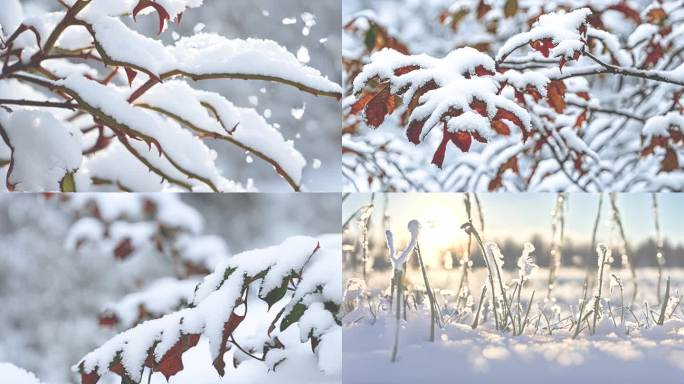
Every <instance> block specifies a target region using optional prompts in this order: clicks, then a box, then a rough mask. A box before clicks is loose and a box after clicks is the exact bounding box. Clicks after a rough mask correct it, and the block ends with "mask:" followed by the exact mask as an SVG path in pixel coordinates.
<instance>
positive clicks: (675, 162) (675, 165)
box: [660, 147, 679, 172]
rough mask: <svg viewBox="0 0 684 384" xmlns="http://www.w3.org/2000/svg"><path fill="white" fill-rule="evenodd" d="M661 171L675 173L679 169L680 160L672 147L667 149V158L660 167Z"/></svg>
mask: <svg viewBox="0 0 684 384" xmlns="http://www.w3.org/2000/svg"><path fill="white" fill-rule="evenodd" d="M660 169H661V170H662V171H663V172H673V171H676V170H678V169H679V159H678V158H677V152H675V150H674V149H672V147H667V149H665V158H663V162H662V163H661V165H660Z"/></svg>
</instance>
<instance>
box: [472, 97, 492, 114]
mask: <svg viewBox="0 0 684 384" xmlns="http://www.w3.org/2000/svg"><path fill="white" fill-rule="evenodd" d="M470 108H471V109H472V110H474V111H475V112H477V113H479V114H480V115H482V116H484V117H488V116H489V114H488V113H487V104H486V103H485V102H484V101H482V100H478V99H473V101H472V102H471V103H470Z"/></svg>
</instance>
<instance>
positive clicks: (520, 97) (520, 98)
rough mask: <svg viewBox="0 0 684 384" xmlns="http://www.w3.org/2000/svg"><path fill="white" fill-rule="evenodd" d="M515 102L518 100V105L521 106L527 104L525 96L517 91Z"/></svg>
mask: <svg viewBox="0 0 684 384" xmlns="http://www.w3.org/2000/svg"><path fill="white" fill-rule="evenodd" d="M515 100H517V101H518V103H520V104H525V95H524V94H523V93H522V92H520V91H518V90H517V89H516V90H515Z"/></svg>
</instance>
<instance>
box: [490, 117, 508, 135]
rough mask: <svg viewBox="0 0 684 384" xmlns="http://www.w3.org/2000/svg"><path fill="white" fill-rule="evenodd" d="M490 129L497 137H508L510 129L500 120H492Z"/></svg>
mask: <svg viewBox="0 0 684 384" xmlns="http://www.w3.org/2000/svg"><path fill="white" fill-rule="evenodd" d="M492 128H493V129H494V131H496V133H498V134H499V135H503V136H509V135H510V134H511V129H510V128H508V125H506V123H504V122H503V121H501V120H492Z"/></svg>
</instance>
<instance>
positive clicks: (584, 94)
mask: <svg viewBox="0 0 684 384" xmlns="http://www.w3.org/2000/svg"><path fill="white" fill-rule="evenodd" d="M576 94H577V97H580V98H582V99H584V100H586V101H589V92H577V93H576Z"/></svg>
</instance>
